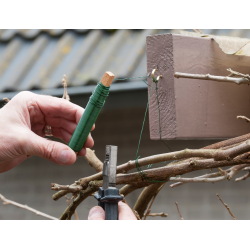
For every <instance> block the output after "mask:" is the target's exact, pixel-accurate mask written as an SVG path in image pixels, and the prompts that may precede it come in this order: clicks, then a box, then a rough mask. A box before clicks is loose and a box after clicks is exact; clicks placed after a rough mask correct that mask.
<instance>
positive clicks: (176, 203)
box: [175, 201, 184, 220]
mask: <svg viewBox="0 0 250 250" xmlns="http://www.w3.org/2000/svg"><path fill="white" fill-rule="evenodd" d="M175 205H176V207H177V210H178V213H179V215H180V217H181V219H182V220H184V219H183V217H182V216H181V213H180V210H179V206H178V203H177V201H176V202H175Z"/></svg>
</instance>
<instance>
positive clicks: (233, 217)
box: [216, 194, 237, 220]
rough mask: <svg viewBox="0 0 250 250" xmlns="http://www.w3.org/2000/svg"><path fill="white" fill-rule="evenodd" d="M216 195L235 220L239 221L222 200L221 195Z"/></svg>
mask: <svg viewBox="0 0 250 250" xmlns="http://www.w3.org/2000/svg"><path fill="white" fill-rule="evenodd" d="M216 195H217V196H218V198H219V200H220V201H221V203H222V204H223V205H224V206H225V207H226V209H227V210H228V212H229V214H230V215H231V216H232V217H233V218H234V219H235V220H237V219H236V218H235V216H234V215H233V213H232V212H231V210H230V209H229V206H228V205H227V204H226V203H225V202H224V201H223V200H222V199H221V198H220V195H219V194H216Z"/></svg>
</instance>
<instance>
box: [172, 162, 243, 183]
mask: <svg viewBox="0 0 250 250" xmlns="http://www.w3.org/2000/svg"><path fill="white" fill-rule="evenodd" d="M246 166H247V164H242V165H238V166H234V167H232V168H230V169H228V170H223V171H221V172H217V173H212V174H207V175H203V176H198V177H194V178H181V177H179V178H173V177H171V178H170V179H169V180H170V181H178V183H179V182H181V184H184V183H190V182H195V183H201V182H210V183H211V182H212V183H214V182H219V181H223V180H231V179H232V178H233V176H235V175H236V174H237V173H238V172H239V171H240V170H241V169H244V168H245V167H246ZM217 176H219V177H217ZM181 184H178V186H180V185H181ZM176 186H177V185H175V186H173V185H170V187H176Z"/></svg>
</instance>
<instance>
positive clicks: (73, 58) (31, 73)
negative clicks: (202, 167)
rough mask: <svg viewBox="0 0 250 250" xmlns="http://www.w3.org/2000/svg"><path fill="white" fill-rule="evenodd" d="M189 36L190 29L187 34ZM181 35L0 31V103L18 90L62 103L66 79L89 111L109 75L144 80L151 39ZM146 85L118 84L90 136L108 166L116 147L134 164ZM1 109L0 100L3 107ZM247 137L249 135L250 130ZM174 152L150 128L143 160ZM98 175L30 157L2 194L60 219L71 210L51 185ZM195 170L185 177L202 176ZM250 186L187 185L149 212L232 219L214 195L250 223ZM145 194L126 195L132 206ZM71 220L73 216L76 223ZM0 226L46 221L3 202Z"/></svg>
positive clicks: (3, 181)
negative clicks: (10, 221) (94, 94)
mask: <svg viewBox="0 0 250 250" xmlns="http://www.w3.org/2000/svg"><path fill="white" fill-rule="evenodd" d="M188 31H192V30H188ZM202 31H203V32H204V33H205V34H214V35H227V36H236V37H245V38H248V37H249V38H250V30H209V29H206V30H202ZM178 32H179V31H178V30H167V29H166V30H157V29H156V30H87V29H86V30H85V29H84V30H62V29H60V30H59V29H57V30H38V29H37V30H0V100H2V98H4V97H7V98H9V99H11V98H12V97H13V96H14V95H16V94H17V93H18V92H20V91H24V90H28V91H32V92H35V93H37V94H47V95H52V96H58V97H61V96H62V95H63V88H62V83H61V79H62V77H63V75H64V74H65V75H66V76H67V82H68V86H69V87H68V93H69V95H70V98H71V101H72V102H73V103H76V104H78V105H80V106H82V107H85V106H86V104H87V102H88V99H89V96H90V95H91V93H92V91H93V89H94V87H95V85H96V83H97V82H99V81H100V79H101V77H102V75H103V74H104V72H105V71H107V70H109V71H111V72H113V73H114V74H115V75H116V78H117V79H118V78H131V77H139V76H146V75H147V72H146V36H148V35H154V34H163V33H178ZM147 100H148V96H147V85H146V84H145V83H144V82H143V81H142V80H141V79H140V78H139V79H135V80H133V81H129V80H126V81H116V82H114V84H112V87H111V90H110V95H109V97H108V98H107V101H106V103H105V106H104V108H103V110H102V112H101V114H100V115H99V117H98V119H97V122H96V129H95V130H94V131H93V132H92V136H93V138H94V140H95V145H94V147H93V149H94V150H95V152H96V155H97V156H98V157H99V158H100V160H102V161H103V160H104V155H105V145H108V144H111V145H117V146H118V164H122V163H125V162H127V161H129V160H133V159H135V154H136V150H137V146H138V140H139V135H140V131H141V126H142V122H143V117H144V113H145V109H146V105H147ZM3 105H4V103H3V102H2V101H1V107H2V106H3ZM249 130H250V128H249ZM215 142H217V141H216V140H169V141H166V143H167V145H168V146H169V147H170V148H171V149H172V150H173V151H176V150H181V149H184V148H201V147H204V146H206V145H209V144H212V143H215ZM165 152H169V150H168V148H167V147H166V146H165V145H164V144H163V143H162V142H161V141H152V140H150V138H149V122H148V117H147V119H146V122H145V127H144V132H143V136H142V141H141V146H140V151H139V155H140V156H141V157H145V156H149V155H153V154H160V153H165ZM94 173H95V171H94V170H93V169H92V168H91V167H90V166H89V165H88V164H87V162H86V161H85V159H83V158H79V159H78V160H77V161H76V162H75V164H74V165H72V166H58V165H56V164H54V163H51V162H49V161H47V160H45V159H42V158H39V157H34V156H33V157H31V158H29V159H27V160H26V161H25V162H23V163H22V164H20V165H19V166H18V167H16V168H14V169H12V170H10V171H8V172H6V173H2V174H0V193H1V194H2V195H4V196H5V197H6V198H7V199H10V200H14V201H16V202H19V203H21V204H27V205H28V206H30V207H33V208H35V209H37V210H40V211H41V212H44V213H47V214H49V215H52V216H54V217H60V215H61V214H62V212H63V211H64V210H65V209H66V207H67V202H66V200H65V199H64V198H61V199H60V200H58V201H54V200H53V199H52V195H53V194H54V191H52V190H51V189H50V184H51V183H52V182H53V183H59V184H71V183H73V182H74V181H76V180H78V179H79V178H81V177H85V176H88V175H91V174H94ZM203 173H206V172H204V171H199V172H198V171H197V172H195V173H194V172H193V173H190V174H187V175H186V176H198V175H201V174H203ZM249 185H250V184H249V180H247V181H242V182H237V183H236V182H234V180H231V181H224V182H219V183H215V184H209V183H202V184H196V183H195V184H185V185H182V186H179V187H176V188H173V189H171V188H170V187H169V184H168V183H167V184H166V185H165V186H164V188H163V189H162V190H161V192H160V193H159V194H158V196H157V198H156V200H155V202H154V204H153V206H152V209H151V212H153V213H158V212H164V213H167V214H168V217H167V218H150V217H148V218H147V219H164V220H171V219H180V217H179V214H178V212H177V209H176V206H175V201H177V202H178V204H179V208H180V211H181V214H182V216H183V217H184V219H231V216H230V215H229V213H228V211H227V210H226V208H225V207H224V206H223V205H222V204H221V202H220V201H219V200H218V198H217V196H216V193H219V194H220V196H221V198H222V199H223V200H224V202H225V203H227V204H228V205H229V207H230V209H231V211H232V212H233V214H234V215H235V217H236V218H237V219H248V218H250V193H249V192H248V188H249ZM141 191H142V189H139V190H137V191H136V192H133V193H131V194H129V195H128V196H127V198H126V200H127V202H128V203H129V205H130V206H131V207H133V205H134V203H135V202H136V199H137V197H138V195H139V193H140V192H141ZM95 205H97V201H96V200H95V199H94V198H93V197H89V198H88V199H86V200H85V201H84V202H83V203H82V204H81V205H80V206H79V207H78V209H77V212H78V215H79V217H80V219H87V216H88V212H89V210H90V209H91V207H93V206H95ZM72 218H73V219H74V216H73V217H72ZM0 219H2V220H4V219H26V220H27V219H44V218H43V217H40V216H37V215H35V214H33V213H31V212H29V211H26V210H23V209H19V208H17V207H14V206H12V205H5V206H4V205H3V204H2V202H0Z"/></svg>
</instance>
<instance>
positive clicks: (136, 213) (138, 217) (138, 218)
mask: <svg viewBox="0 0 250 250" xmlns="http://www.w3.org/2000/svg"><path fill="white" fill-rule="evenodd" d="M133 212H134V214H135V217H136V218H137V220H141V217H140V215H139V214H138V212H137V211H135V210H133Z"/></svg>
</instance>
